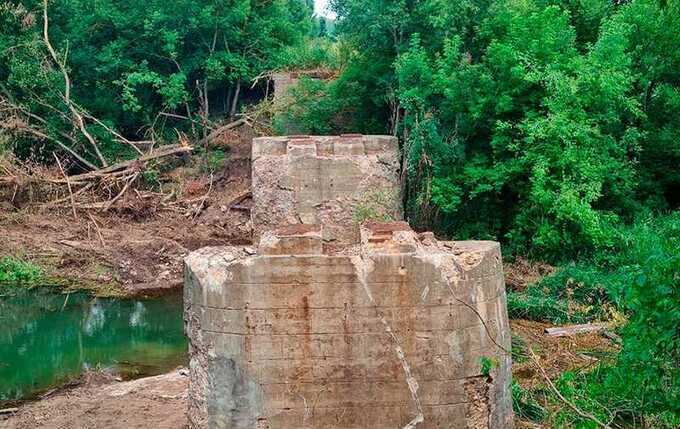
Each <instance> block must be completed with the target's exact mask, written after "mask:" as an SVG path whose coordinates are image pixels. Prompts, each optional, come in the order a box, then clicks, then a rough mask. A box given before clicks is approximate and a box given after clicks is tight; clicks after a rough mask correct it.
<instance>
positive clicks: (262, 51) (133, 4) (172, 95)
mask: <svg viewBox="0 0 680 429" xmlns="http://www.w3.org/2000/svg"><path fill="white" fill-rule="evenodd" d="M43 5H44V3H43V1H41V0H25V1H19V2H7V1H2V2H0V91H1V92H0V96H1V97H2V101H3V107H4V108H5V112H7V110H8V109H10V108H14V110H15V113H17V114H16V115H15V116H14V117H13V122H11V123H10V121H8V120H7V119H5V125H4V127H3V128H5V129H9V131H17V130H18V131H22V130H25V128H26V127H25V125H29V126H33V125H35V126H36V127H39V129H40V130H41V132H43V133H44V134H47V135H48V138H46V139H43V140H47V141H53V142H54V141H61V142H62V143H66V144H67V145H68V146H69V147H76V148H80V147H83V149H80V151H81V152H87V151H90V152H92V151H93V150H94V149H93V148H92V147H90V146H87V142H86V141H85V140H86V139H84V138H83V136H81V135H80V133H75V134H74V133H71V131H72V128H74V124H73V122H74V121H72V119H71V117H72V116H73V115H72V114H71V111H70V106H69V105H68V103H66V102H65V98H68V96H67V95H66V92H67V91H68V90H67V88H66V85H65V79H64V77H63V76H62V73H61V70H60V64H62V65H63V66H64V68H65V69H66V71H67V73H68V75H69V77H70V81H71V86H72V88H71V93H72V94H71V97H72V99H73V102H74V104H75V105H76V106H77V108H78V109H82V111H84V112H87V113H88V114H91V115H92V116H94V117H95V118H98V119H99V120H101V124H100V123H98V122H96V121H94V120H88V121H87V124H86V127H87V130H88V131H89V132H90V134H92V136H93V138H94V139H95V140H96V141H97V142H98V143H99V146H100V147H101V152H102V153H103V157H104V158H105V159H108V160H111V159H114V160H115V158H119V157H121V156H125V152H126V151H128V152H129V151H130V150H131V148H129V147H125V146H124V145H120V144H116V142H114V140H116V139H114V138H113V137H114V136H113V135H112V134H111V133H110V132H108V131H107V130H106V128H105V127H106V126H107V127H111V128H112V129H114V130H118V132H120V133H121V134H123V135H124V136H125V137H128V138H130V139H133V138H134V139H146V138H148V137H150V136H149V134H150V133H158V134H159V135H152V136H151V137H158V138H159V139H162V138H164V137H167V138H171V137H173V136H174V137H175V138H176V134H175V132H174V131H173V130H172V129H171V128H178V129H180V130H184V131H185V132H194V133H196V132H197V130H196V128H200V127H201V125H202V124H203V122H204V121H205V120H207V119H208V118H210V117H211V115H212V116H215V115H219V116H225V115H226V116H229V115H233V114H234V113H235V112H236V111H237V108H238V105H239V101H240V100H243V99H244V97H247V96H248V94H247V92H248V91H249V90H250V87H251V84H252V81H253V79H254V78H256V77H257V76H258V75H260V74H262V73H265V72H268V71H270V70H273V69H276V68H279V67H284V66H285V65H287V64H289V63H290V62H291V61H294V60H295V58H290V54H289V53H290V49H291V48H292V47H295V46H297V45H299V44H301V43H302V41H303V40H304V38H305V37H306V36H307V35H308V34H309V33H310V31H311V30H312V28H313V21H312V19H311V10H312V9H311V3H310V2H307V1H304V0H272V1H266V2H263V1H259V0H225V1H217V2H215V1H196V0H179V1H172V2H168V1H157V0H149V1H138V0H122V1H96V2H92V1H83V0H55V1H50V2H49V3H48V8H47V14H48V16H49V21H48V22H49V29H48V33H49V39H50V41H51V44H52V45H53V46H54V50H55V52H56V55H57V57H58V63H60V64H58V63H57V62H56V61H54V59H53V58H50V56H49V55H48V50H47V48H46V43H45V40H44V37H43ZM17 111H21V112H17ZM25 112H27V113H26V114H19V113H25ZM86 119H87V117H86ZM165 121H171V122H170V124H171V125H172V127H168V129H167V134H166V135H164V134H163V133H162V130H160V129H161V127H158V126H157V125H158V124H159V123H162V122H165ZM34 128H35V127H34ZM157 130H160V131H157ZM23 135H24V136H25V137H28V138H29V140H28V141H24V142H23V145H20V147H19V148H18V151H19V152H22V151H23V152H27V151H29V150H35V149H37V148H44V146H40V145H37V144H35V141H36V140H39V138H38V139H36V137H40V136H39V135H37V134H36V133H31V132H27V133H26V132H25V133H23ZM194 135H196V134H194ZM23 154H24V155H25V153H23ZM94 155H96V154H92V153H90V154H89V155H86V156H85V158H86V160H89V161H90V162H93V163H95V164H96V163H97V157H95V156H94Z"/></svg>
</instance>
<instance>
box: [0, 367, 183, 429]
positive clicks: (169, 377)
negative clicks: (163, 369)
mask: <svg viewBox="0 0 680 429" xmlns="http://www.w3.org/2000/svg"><path fill="white" fill-rule="evenodd" d="M185 373H186V372H185V371H181V373H180V371H174V372H172V373H169V374H164V375H159V376H156V377H149V378H141V379H138V380H134V381H126V382H116V381H114V380H112V379H111V378H110V377H106V376H103V375H99V376H95V377H92V379H90V380H87V381H86V382H84V384H83V385H81V386H79V387H76V388H72V389H69V390H64V391H61V392H58V393H56V394H54V395H52V396H50V397H47V398H45V399H42V400H40V401H37V402H33V403H29V404H26V405H24V406H23V407H21V408H20V409H19V410H18V411H17V412H15V413H8V414H5V415H0V428H4V429H34V428H46V429H81V428H82V429H85V428H88V429H89V428H107V429H132V428H159V429H161V428H162V429H166V428H167V429H179V428H185V427H187V419H186V416H185V410H186V407H187V388H188V382H189V378H188V377H187V376H186V375H182V374H185Z"/></svg>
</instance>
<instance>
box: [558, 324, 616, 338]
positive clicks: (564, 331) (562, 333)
mask: <svg viewBox="0 0 680 429" xmlns="http://www.w3.org/2000/svg"><path fill="white" fill-rule="evenodd" d="M606 327H607V325H605V324H604V323H586V324H584V325H571V326H557V327H555V328H546V329H545V333H546V334H548V335H549V336H551V337H570V336H572V335H576V334H585V333H587V332H600V331H602V330H604V329H605V328H606Z"/></svg>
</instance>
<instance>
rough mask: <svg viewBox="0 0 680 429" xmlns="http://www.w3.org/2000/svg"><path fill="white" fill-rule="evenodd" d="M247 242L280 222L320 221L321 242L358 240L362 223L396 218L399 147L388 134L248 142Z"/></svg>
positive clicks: (398, 209) (398, 215)
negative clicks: (249, 198)
mask: <svg viewBox="0 0 680 429" xmlns="http://www.w3.org/2000/svg"><path fill="white" fill-rule="evenodd" d="M252 150H253V163H252V188H253V192H252V195H253V205H252V208H251V212H250V213H251V224H252V227H253V237H254V239H255V241H259V238H260V237H262V234H264V233H265V232H267V231H269V230H272V229H275V228H277V227H279V226H280V225H284V224H323V225H324V229H323V234H324V240H325V241H327V242H330V241H334V242H335V244H342V245H344V244H353V243H357V242H359V241H360V239H359V236H360V233H359V223H360V222H361V221H362V220H365V219H371V218H373V219H377V218H381V219H394V220H401V219H403V207H402V198H401V195H402V192H401V191H402V190H401V182H400V179H399V174H400V173H399V172H400V157H399V144H398V141H397V139H396V138H394V137H391V136H360V137H357V135H347V136H344V137H343V136H306V135H299V136H286V137H263V138H256V139H254V140H253V148H252Z"/></svg>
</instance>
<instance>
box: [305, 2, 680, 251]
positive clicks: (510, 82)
mask: <svg viewBox="0 0 680 429" xmlns="http://www.w3.org/2000/svg"><path fill="white" fill-rule="evenodd" d="M335 9H336V11H337V12H338V15H339V23H338V31H339V34H340V35H341V36H342V37H343V39H342V40H345V41H349V42H350V43H351V45H352V47H353V49H352V50H351V51H350V52H349V53H348V57H349V58H348V59H347V61H346V63H347V66H346V68H345V69H344V70H343V73H342V74H341V76H340V77H339V79H337V80H336V81H333V82H332V83H330V84H325V85H324V84H321V83H318V82H316V83H315V82H310V83H309V84H308V85H307V86H306V87H304V88H302V89H301V90H299V93H300V94H299V98H300V100H301V106H298V111H297V112H298V114H297V118H298V120H299V121H300V122H301V123H303V124H304V125H305V126H306V128H308V129H309V130H311V131H320V132H330V131H338V130H347V129H352V130H361V131H366V132H376V131H377V132H386V131H393V132H397V133H399V134H400V135H401V136H403V138H404V152H405V155H404V156H405V158H404V161H405V167H406V169H407V172H408V175H409V179H410V180H409V186H408V195H407V203H408V209H409V210H408V211H409V216H410V220H411V221H412V222H415V223H418V224H420V225H421V226H423V227H433V228H435V229H437V230H438V231H440V232H442V233H445V234H447V235H450V236H456V237H461V238H464V237H472V236H474V237H478V238H479V237H495V238H498V239H501V240H503V241H504V242H505V243H506V249H509V250H512V252H518V253H523V254H528V255H533V256H537V257H541V258H548V259H552V260H567V259H569V258H571V257H575V256H578V255H579V254H587V253H590V252H592V251H593V250H595V249H603V248H610V247H612V246H613V245H614V244H615V242H614V237H615V229H616V227H617V226H618V225H619V224H621V223H622V222H628V221H630V220H631V219H632V217H634V216H635V215H636V214H637V213H639V212H640V211H641V210H644V209H646V208H651V209H654V210H663V209H668V208H674V207H675V206H676V205H677V203H678V199H677V196H676V195H675V194H676V193H677V191H678V190H679V189H680V187H679V185H680V176H678V172H677V168H674V166H677V165H678V163H679V162H680V140H678V138H677V136H678V134H679V132H680V121H679V120H678V118H679V117H680V116H679V113H680V93H679V90H678V85H679V83H680V72H679V70H680V67H679V66H680V51H679V50H678V49H677V46H678V44H680V36H679V34H680V4H678V2H661V1H654V0H636V1H631V2H619V3H617V2H611V1H610V0H589V1H569V2H557V1H549V0H522V1H520V0H496V1H490V0H488V1H482V2H479V1H469V0H456V1H441V0H427V1H422V2H403V1H388V0H383V1H373V0H370V1H369V0H336V1H335ZM292 113H293V114H295V113H296V112H295V111H293V112H292Z"/></svg>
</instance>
